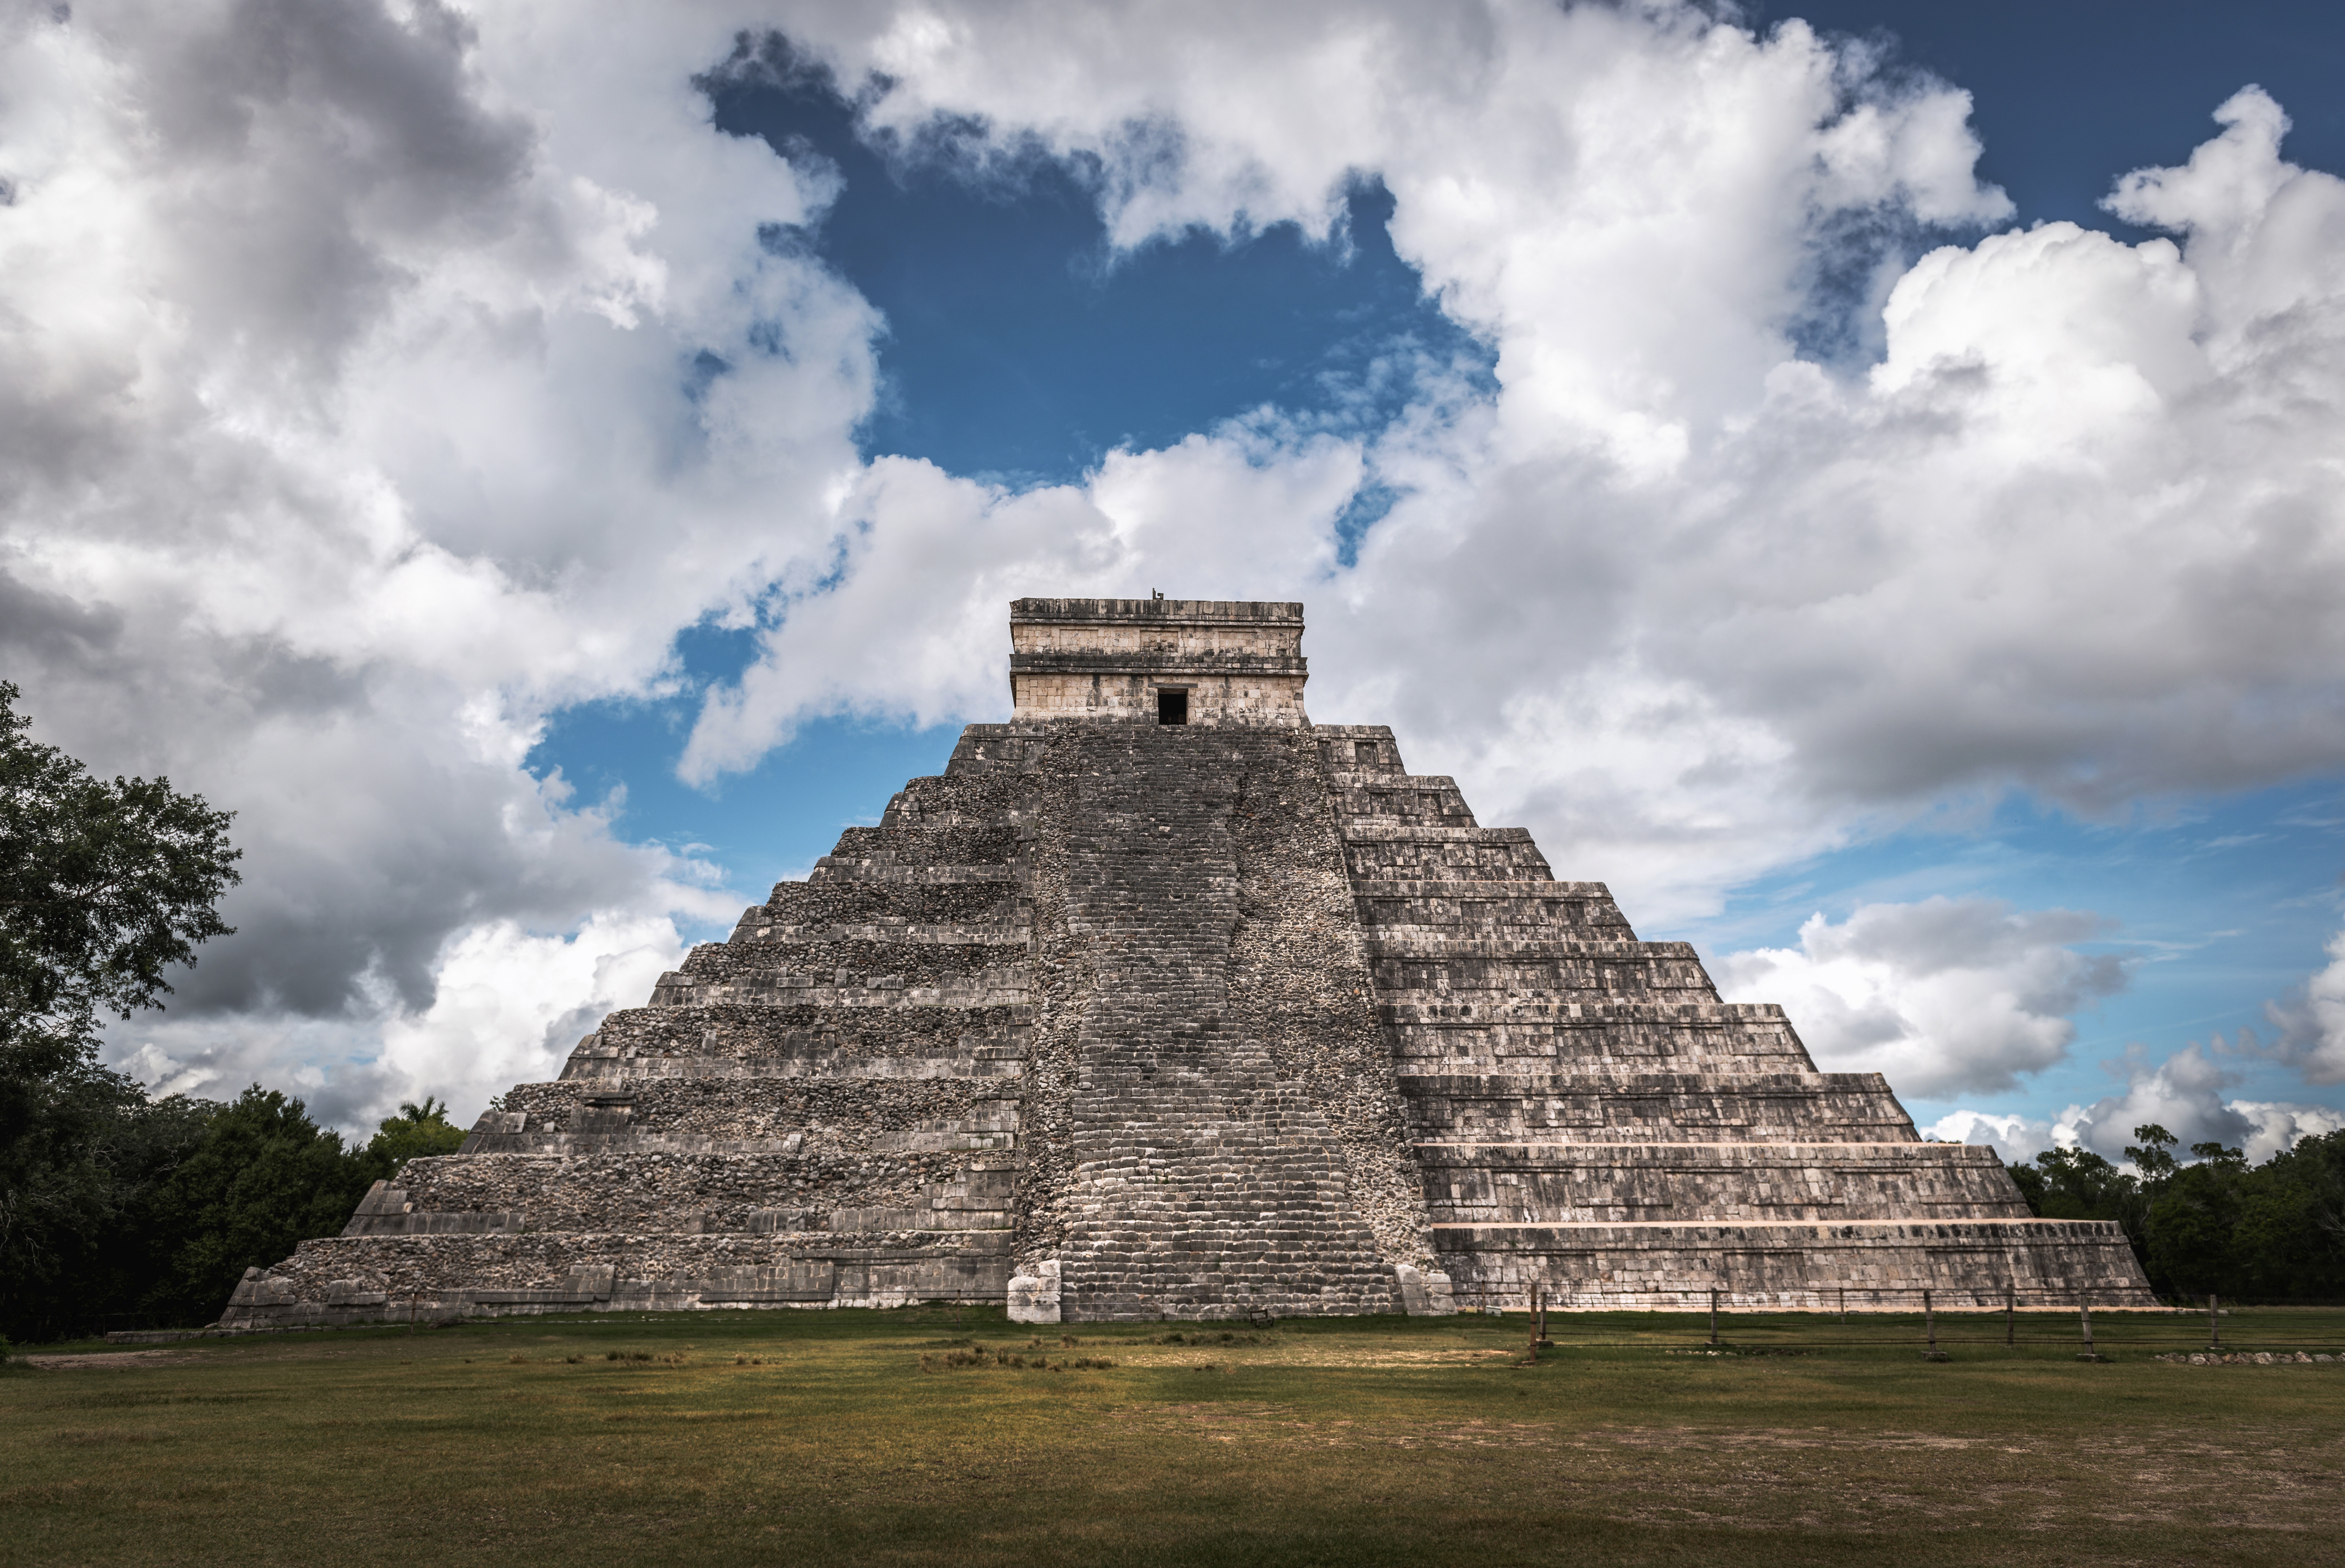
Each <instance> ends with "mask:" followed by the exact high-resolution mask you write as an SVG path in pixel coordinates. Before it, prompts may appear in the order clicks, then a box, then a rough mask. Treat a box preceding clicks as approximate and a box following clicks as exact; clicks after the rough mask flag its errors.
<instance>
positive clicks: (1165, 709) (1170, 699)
mask: <svg viewBox="0 0 2345 1568" xmlns="http://www.w3.org/2000/svg"><path fill="white" fill-rule="evenodd" d="M1156 722H1157V723H1160V724H1185V723H1188V722H1189V693H1186V692H1159V693H1156Z"/></svg>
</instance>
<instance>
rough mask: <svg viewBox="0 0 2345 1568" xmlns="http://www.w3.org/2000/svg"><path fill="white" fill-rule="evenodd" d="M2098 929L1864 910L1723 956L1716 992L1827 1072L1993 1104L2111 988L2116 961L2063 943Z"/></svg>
mask: <svg viewBox="0 0 2345 1568" xmlns="http://www.w3.org/2000/svg"><path fill="white" fill-rule="evenodd" d="M2110 927H2111V923H2110V922H2109V921H2107V920H2106V919H2104V918H2102V917H2101V916H2097V915H2091V914H2086V913H2082V912H2079V911H2076V910H2068V909H2047V910H2036V911H2015V910H2013V909H2012V908H2011V907H2010V906H2009V905H2005V904H2002V903H1999V902H1997V901H1995V900H1993V899H1985V898H1963V899H1952V898H1930V899H1924V900H1923V901H1922V902H1920V903H1916V904H1868V905H1864V906H1863V907H1862V908H1860V909H1858V910H1857V911H1856V912H1855V913H1854V914H1853V915H1851V916H1849V917H1848V918H1847V919H1846V920H1845V921H1843V922H1841V923H1840V924H1838V925H1834V924H1833V923H1832V922H1831V921H1830V920H1827V919H1826V918H1825V917H1824V916H1822V915H1815V916H1810V917H1809V919H1808V920H1807V922H1806V923H1805V924H1804V925H1802V926H1801V927H1800V946H1798V947H1796V948H1785V947H1761V948H1757V949H1754V950H1752V951H1750V952H1744V953H1735V954H1731V955H1730V956H1728V957H1727V958H1726V959H1725V960H1724V961H1723V962H1722V963H1721V965H1720V966H1719V976H1718V978H1719V989H1720V992H1721V995H1724V996H1728V997H1730V998H1731V999H1734V1000H1741V1001H1771V1002H1777V1003H1780V1004H1782V1007H1783V1009H1784V1011H1785V1013H1786V1014H1787V1015H1789V1017H1791V1020H1792V1027H1795V1028H1797V1029H1798V1030H1799V1031H1800V1037H1801V1038H1802V1040H1804V1041H1805V1042H1806V1043H1807V1046H1808V1049H1809V1052H1810V1054H1812V1056H1813V1057H1815V1059H1816V1065H1817V1066H1818V1067H1822V1069H1823V1070H1825V1071H1827V1072H1877V1073H1883V1074H1885V1075H1887V1077H1888V1078H1889V1082H1890V1085H1891V1087H1893V1088H1895V1089H1896V1090H1897V1091H1898V1092H1899V1093H1900V1094H1906V1095H1915V1096H1921V1097H1925V1098H1932V1099H1946V1098H1953V1097H1954V1096H1955V1095H1958V1094H1964V1093H1971V1092H1986V1093H1993V1092H1995V1091H1998V1090H2004V1089H2009V1088H2012V1087H2016V1086H2017V1084H2018V1082H2019V1080H2020V1079H2021V1077H2023V1076H2025V1075H2026V1074H2029V1073H2034V1072H2039V1071H2041V1070H2042V1069H2044V1068H2046V1067H2050V1066H2052V1065H2053V1064H2054V1063H2056V1062H2057V1061H2059V1060H2060V1059H2061V1058H2062V1057H2064V1056H2066V1054H2067V1049H2068V1045H2069V1042H2070V1041H2071V1040H2073V1039H2074V1038H2075V1037H2076V1026H2075V1024H2073V1023H2071V1022H2070V1021H2069V1018H2068V1015H2069V1014H2071V1013H2073V1012H2075V1011H2076V1009H2077V1008H2078V1007H2083V1006H2085V1005H2086V1004H2087V1003H2089V1002H2091V1001H2094V1000H2096V998H2098V997H2101V996H2108V995H2111V994H2112V993H2114V992H2116V991H2117V990H2120V989H2122V988H2123V986H2124V985H2125V982H2126V975H2125V966H2124V961H2123V960H2122V959H2121V958H2119V957H2117V956H2115V955H2112V954H2106V953H2103V954H2086V953H2080V952H2078V951H2077V950H2076V946H2075V944H2076V943H2079V942H2086V941H2090V940H2092V939H2094V938H2096V937H2099V936H2106V934H2107V932H2108V931H2109V929H2110Z"/></svg>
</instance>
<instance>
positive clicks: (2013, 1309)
mask: <svg viewBox="0 0 2345 1568" xmlns="http://www.w3.org/2000/svg"><path fill="white" fill-rule="evenodd" d="M2018 1311H2019V1285H2018V1282H2017V1281H2016V1280H2011V1281H2006V1282H2005V1285H2004V1287H2003V1342H2004V1343H2005V1344H2006V1345H2015V1344H2017V1343H2019V1322H2018V1318H2017V1314H2018Z"/></svg>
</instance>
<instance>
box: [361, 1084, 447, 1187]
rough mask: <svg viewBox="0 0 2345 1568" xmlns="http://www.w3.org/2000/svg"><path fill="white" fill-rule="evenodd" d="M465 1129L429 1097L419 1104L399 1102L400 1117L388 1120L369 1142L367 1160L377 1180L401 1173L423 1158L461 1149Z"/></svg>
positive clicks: (442, 1106)
mask: <svg viewBox="0 0 2345 1568" xmlns="http://www.w3.org/2000/svg"><path fill="white" fill-rule="evenodd" d="M463 1142H464V1129H463V1128H461V1127H458V1126H457V1125H455V1123H453V1122H452V1121H450V1120H449V1119H448V1108H447V1106H446V1105H445V1104H443V1103H442V1102H441V1101H439V1100H436V1099H433V1098H431V1096H430V1095H425V1096H424V1097H423V1103H422V1104H421V1105H417V1104H415V1103H413V1102H412V1101H410V1100H402V1101H401V1102H400V1107H399V1114H398V1115H397V1116H392V1117H385V1118H383V1120H382V1125H381V1127H380V1128H377V1129H376V1131H375V1135H374V1137H373V1138H370V1139H368V1140H367V1147H366V1151H367V1158H369V1159H370V1160H371V1162H372V1163H373V1165H374V1166H375V1175H376V1176H377V1177H378V1178H387V1177H392V1176H396V1175H398V1174H399V1168H400V1167H401V1166H402V1165H405V1164H406V1163H407V1162H408V1161H409V1160H411V1159H414V1158H418V1157H420V1156H423V1155H433V1154H453V1153H455V1152H456V1150H457V1149H458V1148H462V1145H463Z"/></svg>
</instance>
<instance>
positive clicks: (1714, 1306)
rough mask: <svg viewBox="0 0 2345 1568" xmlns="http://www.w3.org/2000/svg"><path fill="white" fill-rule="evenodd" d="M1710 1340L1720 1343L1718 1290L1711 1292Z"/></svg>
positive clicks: (1712, 1342)
mask: <svg viewBox="0 0 2345 1568" xmlns="http://www.w3.org/2000/svg"><path fill="white" fill-rule="evenodd" d="M1710 1342H1711V1344H1713V1345H1714V1344H1716V1343H1718V1292H1717V1291H1716V1290H1712V1291H1711V1293H1710Z"/></svg>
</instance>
